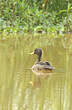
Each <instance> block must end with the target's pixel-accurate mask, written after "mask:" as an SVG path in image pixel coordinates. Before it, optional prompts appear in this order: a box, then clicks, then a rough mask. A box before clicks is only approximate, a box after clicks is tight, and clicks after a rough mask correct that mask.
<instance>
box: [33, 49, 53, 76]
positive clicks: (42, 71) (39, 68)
mask: <svg viewBox="0 0 72 110" xmlns="http://www.w3.org/2000/svg"><path fill="white" fill-rule="evenodd" d="M31 54H36V55H37V60H36V62H35V64H34V65H33V66H32V71H33V73H34V74H35V75H37V76H48V75H50V74H51V73H52V71H53V69H54V67H53V66H52V65H51V64H50V63H49V62H48V61H45V62H42V61H41V57H42V49H41V48H36V49H35V50H34V52H32V53H31Z"/></svg>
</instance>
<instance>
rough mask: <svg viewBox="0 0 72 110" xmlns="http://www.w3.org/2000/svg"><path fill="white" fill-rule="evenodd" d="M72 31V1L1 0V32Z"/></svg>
mask: <svg viewBox="0 0 72 110" xmlns="http://www.w3.org/2000/svg"><path fill="white" fill-rule="evenodd" d="M71 31H72V1H71V0H70V1H65V0H59V2H58V0H55V1H52V0H48V1H47V0H40V1H38V0H13V1H12V0H6V1H4V0H1V2H0V32H1V33H2V32H8V33H18V32H20V33H21V32H23V33H27V32H38V33H43V32H47V33H48V32H54V33H61V32H62V33H63V32H71Z"/></svg>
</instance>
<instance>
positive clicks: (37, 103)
mask: <svg viewBox="0 0 72 110" xmlns="http://www.w3.org/2000/svg"><path fill="white" fill-rule="evenodd" d="M71 42H72V41H71V38H70V37H62V38H48V37H47V35H44V36H42V35H36V36H34V35H25V36H20V37H19V38H18V39H16V38H10V39H7V40H1V41H0V110H72V105H71V102H72V78H71V74H72V67H71V65H72V50H71V47H72V44H71ZM35 48H42V50H43V55H42V61H46V60H48V61H50V62H51V64H52V65H53V66H54V67H55V70H54V71H53V74H52V75H51V76H49V77H48V78H42V77H41V78H40V84H39V83H37V85H33V84H32V83H34V82H38V78H37V76H35V75H34V73H33V72H32V71H31V70H30V69H29V68H31V67H32V65H33V64H34V62H35V60H36V56H35V55H34V56H33V55H29V54H28V53H30V52H32V51H33V50H34V49H35Z"/></svg>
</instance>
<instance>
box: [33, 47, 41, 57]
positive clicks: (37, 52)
mask: <svg viewBox="0 0 72 110" xmlns="http://www.w3.org/2000/svg"><path fill="white" fill-rule="evenodd" d="M34 54H36V55H38V56H40V57H41V55H42V50H41V49H40V48H36V49H35V50H34Z"/></svg>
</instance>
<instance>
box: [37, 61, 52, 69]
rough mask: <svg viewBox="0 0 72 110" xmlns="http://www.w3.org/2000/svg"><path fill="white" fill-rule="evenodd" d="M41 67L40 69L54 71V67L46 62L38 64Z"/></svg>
mask: <svg viewBox="0 0 72 110" xmlns="http://www.w3.org/2000/svg"><path fill="white" fill-rule="evenodd" d="M37 64H38V65H39V67H41V68H43V69H49V70H53V69H54V68H53V66H51V64H50V63H49V62H48V61H46V62H38V63H37Z"/></svg>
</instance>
